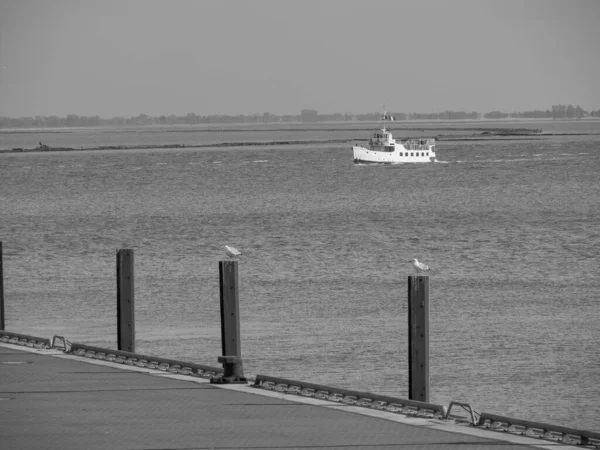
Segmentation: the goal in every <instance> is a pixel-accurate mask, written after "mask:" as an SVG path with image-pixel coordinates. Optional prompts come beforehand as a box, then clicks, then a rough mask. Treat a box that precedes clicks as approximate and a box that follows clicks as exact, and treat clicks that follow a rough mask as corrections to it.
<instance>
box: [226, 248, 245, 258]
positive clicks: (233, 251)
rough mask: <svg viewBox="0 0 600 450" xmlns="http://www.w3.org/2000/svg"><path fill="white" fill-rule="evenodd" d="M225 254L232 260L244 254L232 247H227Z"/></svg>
mask: <svg viewBox="0 0 600 450" xmlns="http://www.w3.org/2000/svg"><path fill="white" fill-rule="evenodd" d="M225 253H227V256H229V257H230V258H231V259H235V258H236V257H237V256H240V255H241V254H242V252H240V251H239V250H238V249H237V248H235V247H232V246H230V245H226V246H225Z"/></svg>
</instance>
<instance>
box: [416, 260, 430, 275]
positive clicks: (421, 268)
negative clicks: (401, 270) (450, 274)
mask: <svg viewBox="0 0 600 450" xmlns="http://www.w3.org/2000/svg"><path fill="white" fill-rule="evenodd" d="M412 264H413V266H414V267H415V269H417V273H419V272H427V271H429V266H428V265H427V264H424V263H421V262H419V261H417V258H415V259H413V260H412Z"/></svg>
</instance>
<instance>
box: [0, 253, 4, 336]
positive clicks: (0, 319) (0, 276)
mask: <svg viewBox="0 0 600 450" xmlns="http://www.w3.org/2000/svg"><path fill="white" fill-rule="evenodd" d="M0 331H4V270H3V268H2V241H0Z"/></svg>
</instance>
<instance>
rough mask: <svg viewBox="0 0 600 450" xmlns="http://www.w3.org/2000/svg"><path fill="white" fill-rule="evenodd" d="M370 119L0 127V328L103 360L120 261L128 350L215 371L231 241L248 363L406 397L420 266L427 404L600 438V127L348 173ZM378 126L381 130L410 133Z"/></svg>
mask: <svg viewBox="0 0 600 450" xmlns="http://www.w3.org/2000/svg"><path fill="white" fill-rule="evenodd" d="M376 125H377V124H374V123H371V124H369V123H366V124H365V123H358V124H357V123H352V124H345V123H340V124H317V125H306V124H278V125H260V126H259V125H252V126H249V125H245V126H242V125H237V126H232V125H227V126H225V125H224V126H216V125H213V126H197V127H162V128H161V127H140V128H125V129H118V128H87V129H77V130H70V129H61V130H54V131H48V130H42V131H43V132H40V131H41V130H28V131H27V130H25V131H23V130H13V131H10V132H9V131H6V130H0V149H10V148H14V147H24V148H33V147H36V146H37V145H38V142H40V141H41V142H43V143H44V144H47V145H50V146H52V147H60V146H66V147H76V148H80V149H84V150H82V151H72V152H33V153H0V241H2V243H3V249H4V252H3V253H4V290H5V310H6V329H7V330H8V331H13V332H17V333H24V334H32V335H35V336H41V337H52V336H53V335H61V336H65V337H66V338H67V339H69V340H71V341H73V342H80V343H85V344H89V345H96V346H102V347H108V348H116V339H117V332H116V275H115V254H116V251H117V250H118V249H120V248H132V249H134V252H135V291H136V292H135V305H136V312H135V315H136V325H135V327H136V350H137V351H138V352H139V353H146V354H151V355H156V356H162V357H166V358H173V359H183V360H186V361H190V362H197V363H201V364H207V365H211V366H219V363H218V362H217V357H218V356H219V355H220V351H221V343H220V339H221V335H220V315H219V273H218V261H219V260H223V259H226V256H225V252H224V245H225V244H229V245H233V246H235V247H237V248H239V249H240V250H241V251H242V252H243V253H244V255H243V257H242V258H241V260H240V262H239V276H240V308H241V333H242V343H241V345H242V357H243V361H244V373H245V375H246V376H247V377H252V376H254V375H256V374H265V375H271V376H279V377H284V378H291V379H296V380H301V381H307V382H313V383H320V384H326V385H332V386H339V387H345V388H349V389H355V390H361V391H370V392H374V393H380V394H386V395H393V396H397V397H408V373H407V370H408V358H407V356H408V348H407V341H408V330H407V322H408V318H407V276H408V275H411V274H412V273H413V272H414V269H413V268H412V266H411V264H410V263H409V261H410V260H412V258H415V257H416V258H418V259H419V260H422V261H425V262H427V263H429V265H430V266H431V267H432V271H431V272H430V273H429V276H430V358H431V369H430V370H431V373H430V377H431V379H430V388H431V398H430V400H431V402H432V403H439V404H446V405H447V404H448V403H449V402H450V400H458V401H462V402H468V403H471V404H472V406H473V407H474V408H475V409H476V410H477V411H480V412H481V411H485V412H489V413H496V414H501V415H507V416H512V417H517V418H521V419H529V420H537V421H543V422H550V423H555V424H560V425H565V426H572V427H576V428H582V429H590V430H593V431H600V350H599V349H600V303H599V301H600V270H599V254H600V121H590V120H583V121H573V122H552V121H545V122H544V121H540V122H522V123H507V122H497V123H492V124H489V123H484V124H482V123H480V122H472V123H461V124H456V123H446V124H421V125H419V126H422V128H423V129H424V130H425V131H424V133H425V136H429V135H431V134H433V135H436V134H440V133H441V132H440V131H436V130H434V128H436V127H438V128H439V127H447V128H454V130H451V131H448V130H446V131H444V132H443V134H447V135H448V134H455V135H456V136H460V135H461V134H468V133H470V131H469V132H464V130H461V129H460V128H464V129H466V128H469V127H471V128H473V127H475V128H477V127H483V126H486V127H490V126H497V127H521V128H541V129H542V130H543V131H544V132H546V133H552V135H549V134H547V135H546V134H542V135H540V136H533V137H528V138H523V137H514V138H504V139H502V140H500V139H493V140H461V139H460V138H459V139H458V140H441V141H439V142H438V146H437V155H438V160H439V162H438V163H434V164H418V165H385V166H372V165H355V164H354V163H353V161H352V150H351V148H350V147H351V143H350V142H348V143H318V142H315V143H309V142H306V143H301V144H295V145H283V144H281V145H253V146H248V145H234V146H231V147H222V148H217V147H204V148H184V149H183V148H179V149H160V148H158V149H130V150H85V149H89V148H91V147H94V146H102V145H136V144H141V145H144V144H152V145H167V144H185V145H196V144H197V145H207V144H218V143H222V142H228V143H247V142H259V143H263V142H269V141H285V140H300V141H309V140H324V139H363V140H364V139H367V138H368V137H369V135H370V134H371V132H372V130H373V128H374V127H375V126H376ZM407 126H411V127H413V128H414V127H415V125H414V124H412V123H411V124H410V125H406V124H402V123H400V122H398V123H396V124H394V125H393V126H391V127H390V128H391V130H392V131H393V132H394V136H395V137H397V138H398V137H407V136H414V135H420V131H415V130H414V129H412V130H408V129H404V128H406V127H407Z"/></svg>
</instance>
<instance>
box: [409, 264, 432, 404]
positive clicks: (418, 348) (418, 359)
mask: <svg viewBox="0 0 600 450" xmlns="http://www.w3.org/2000/svg"><path fill="white" fill-rule="evenodd" d="M429 394H430V392H429V277H428V276H423V275H413V276H409V277H408V398H409V399H410V400H417V401H420V402H427V403H429Z"/></svg>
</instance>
